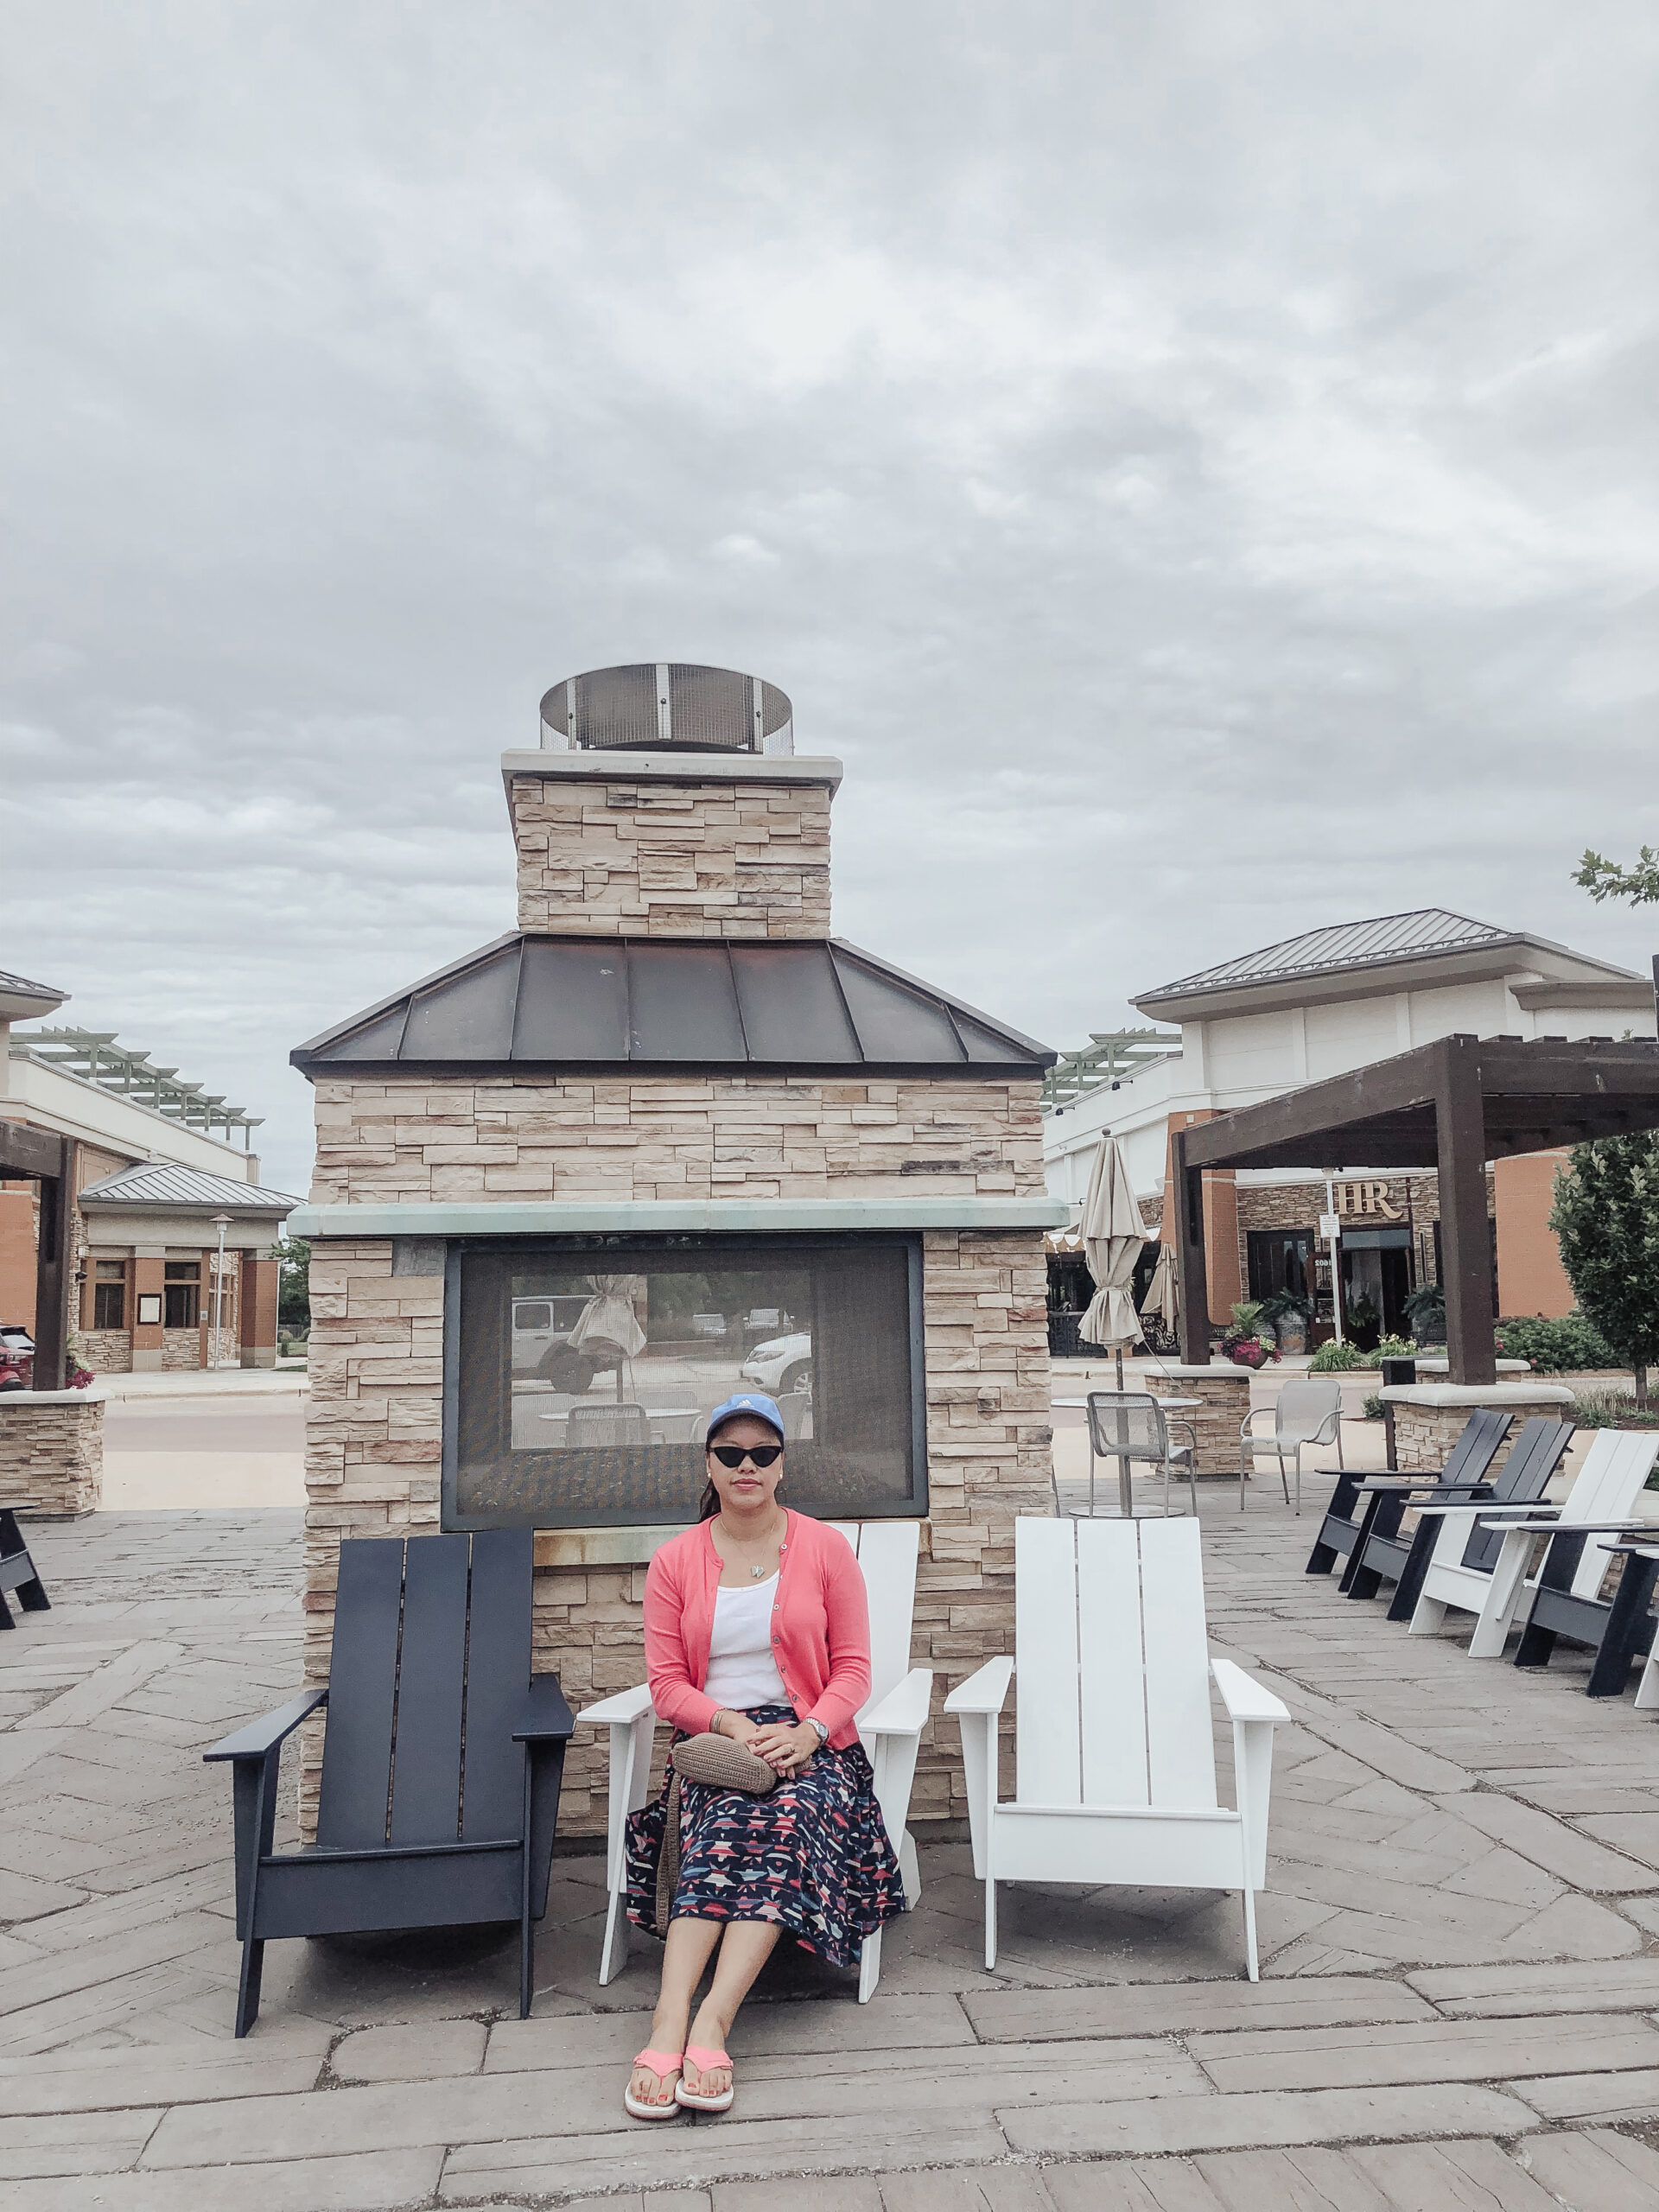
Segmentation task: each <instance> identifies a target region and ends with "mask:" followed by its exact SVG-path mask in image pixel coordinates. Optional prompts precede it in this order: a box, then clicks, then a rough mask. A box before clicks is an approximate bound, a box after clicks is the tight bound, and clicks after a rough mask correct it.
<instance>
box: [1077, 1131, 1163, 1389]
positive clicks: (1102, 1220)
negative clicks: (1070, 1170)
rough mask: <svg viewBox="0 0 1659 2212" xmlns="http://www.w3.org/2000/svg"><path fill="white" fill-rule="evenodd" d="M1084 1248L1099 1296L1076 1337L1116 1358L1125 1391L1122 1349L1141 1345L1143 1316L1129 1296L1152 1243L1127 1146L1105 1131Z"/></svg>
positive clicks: (1093, 1171) (1086, 1208)
mask: <svg viewBox="0 0 1659 2212" xmlns="http://www.w3.org/2000/svg"><path fill="white" fill-rule="evenodd" d="M1082 1229H1083V1249H1084V1257H1085V1258H1086V1259H1087V1261H1088V1262H1089V1272H1090V1274H1091V1275H1092V1276H1093V1277H1094V1279H1095V1284H1096V1289H1095V1294H1094V1297H1093V1298H1092V1299H1091V1300H1090V1306H1089V1311H1088V1312H1087V1313H1085V1314H1084V1317H1083V1322H1082V1325H1081V1327H1080V1328H1079V1329H1078V1332H1077V1334H1078V1336H1079V1338H1083V1339H1084V1340H1086V1341H1087V1342H1089V1343H1090V1344H1104V1345H1106V1346H1108V1347H1109V1349H1110V1350H1112V1351H1116V1354H1117V1387H1118V1389H1120V1390H1121V1389H1122V1388H1123V1347H1124V1345H1125V1344H1135V1343H1138V1342H1139V1340H1140V1336H1141V1317H1140V1315H1139V1314H1138V1313H1136V1312H1135V1301H1134V1300H1133V1299H1132V1298H1131V1297H1130V1295H1129V1289H1130V1286H1131V1285H1132V1284H1133V1282H1134V1281H1135V1262H1137V1261H1138V1260H1139V1259H1140V1257H1141V1246H1142V1245H1143V1244H1147V1243H1150V1242H1151V1241H1152V1240H1151V1239H1150V1238H1149V1237H1148V1236H1147V1230H1146V1224H1145V1223H1144V1222H1143V1221H1142V1220H1141V1208H1140V1205H1139V1204H1138V1202H1137V1201H1136V1198H1135V1186H1134V1185H1133V1184H1132V1183H1131V1182H1130V1180H1129V1171H1128V1165H1127V1163H1126V1162H1125V1160H1124V1158H1123V1152H1122V1147H1121V1146H1120V1145H1119V1143H1118V1141H1117V1139H1116V1137H1115V1136H1113V1135H1111V1133H1110V1131H1109V1130H1107V1131H1103V1133H1102V1135H1101V1140H1100V1145H1099V1147H1098V1149H1097V1150H1096V1154H1095V1161H1094V1166H1092V1167H1091V1168H1090V1171H1089V1195H1088V1197H1087V1198H1085V1199H1084V1203H1083V1222H1082Z"/></svg>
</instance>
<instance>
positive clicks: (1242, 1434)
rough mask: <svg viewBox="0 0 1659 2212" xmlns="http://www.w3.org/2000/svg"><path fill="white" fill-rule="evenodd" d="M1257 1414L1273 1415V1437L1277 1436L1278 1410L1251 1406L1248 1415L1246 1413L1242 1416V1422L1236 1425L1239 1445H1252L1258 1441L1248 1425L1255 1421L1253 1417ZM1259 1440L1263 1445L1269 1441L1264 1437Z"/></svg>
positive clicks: (1273, 1407)
mask: <svg viewBox="0 0 1659 2212" xmlns="http://www.w3.org/2000/svg"><path fill="white" fill-rule="evenodd" d="M1257 1414H1273V1416H1274V1422H1273V1429H1274V1436H1275V1437H1276V1436H1277V1435H1278V1433H1279V1418H1278V1414H1279V1409H1278V1408H1277V1407H1276V1406H1252V1407H1251V1408H1250V1410H1249V1413H1247V1414H1245V1416H1244V1418H1243V1421H1241V1422H1240V1423H1239V1425H1238V1440H1239V1442H1240V1443H1241V1444H1244V1443H1250V1444H1254V1443H1255V1442H1257V1441H1258V1440H1257V1438H1256V1435H1255V1431H1254V1430H1253V1429H1252V1428H1251V1427H1250V1423H1251V1422H1252V1421H1254V1420H1255V1417H1256V1415H1257ZM1260 1441H1261V1442H1262V1443H1263V1444H1265V1443H1267V1442H1268V1441H1269V1439H1268V1438H1267V1437H1265V1436H1264V1437H1262V1438H1261V1439H1260Z"/></svg>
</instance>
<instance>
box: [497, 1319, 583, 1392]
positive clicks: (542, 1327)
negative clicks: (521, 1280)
mask: <svg viewBox="0 0 1659 2212" xmlns="http://www.w3.org/2000/svg"><path fill="white" fill-rule="evenodd" d="M589 1303H590V1301H589V1300H588V1298H586V1297H585V1296H582V1297H550V1298H515V1299H514V1300H513V1301H512V1371H513V1373H514V1374H515V1375H543V1374H545V1372H546V1370H547V1369H548V1366H549V1363H550V1358H551V1357H552V1356H554V1355H556V1354H558V1353H560V1352H562V1351H563V1350H564V1348H565V1347H566V1345H568V1344H569V1341H570V1332H571V1331H572V1330H573V1329H574V1328H575V1325H576V1324H577V1322H578V1321H580V1320H581V1319H582V1315H583V1313H585V1312H586V1311H587V1309H588V1305H589ZM554 1363H555V1364H556V1360H554ZM588 1365H590V1366H591V1365H592V1362H591V1361H589V1362H588ZM583 1388H584V1389H585V1388H586V1385H585V1384H584V1385H583Z"/></svg>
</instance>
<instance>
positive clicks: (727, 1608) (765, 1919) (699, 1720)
mask: <svg viewBox="0 0 1659 2212" xmlns="http://www.w3.org/2000/svg"><path fill="white" fill-rule="evenodd" d="M783 1459H784V1424H783V1418H782V1415H781V1414H779V1410H778V1408H777V1407H776V1405H774V1404H773V1402H772V1400H771V1399H770V1398H767V1397H762V1396H760V1395H758V1394H755V1395H741V1396H738V1397H734V1398H728V1400H727V1401H726V1402H725V1404H724V1405H722V1406H718V1407H716V1408H715V1411H714V1413H713V1414H711V1415H710V1416H709V1437H708V1445H707V1456H706V1462H705V1464H706V1465H707V1469H708V1475H709V1482H708V1487H707V1489H706V1490H705V1491H704V1492H703V1495H702V1512H701V1516H700V1517H699V1519H698V1522H697V1524H696V1527H695V1528H692V1529H687V1530H686V1531H685V1533H684V1534H683V1535H679V1536H676V1537H675V1538H674V1539H673V1541H671V1543H667V1544H664V1547H663V1548H662V1549H661V1550H660V1551H659V1552H658V1554H657V1555H656V1557H655V1558H654V1559H653V1560H652V1562H651V1567H650V1570H649V1572H648V1573H647V1574H646V1576H645V1661H646V1668H647V1671H648V1674H649V1676H650V1681H651V1698H652V1705H653V1707H655V1708H656V1711H657V1712H658V1714H659V1715H660V1716H661V1718H662V1719H664V1720H666V1721H668V1722H670V1723H671V1726H673V1727H674V1729H675V1730H676V1732H677V1733H676V1737H675V1741H676V1742H679V1741H681V1740H682V1739H683V1737H686V1736H690V1735H696V1734H699V1733H702V1732H714V1733H715V1734H718V1735H721V1736H726V1737H729V1738H731V1739H732V1741H733V1742H734V1743H736V1744H740V1745H744V1746H745V1747H746V1748H747V1750H748V1751H752V1752H753V1753H756V1754H757V1755H758V1756H759V1757H760V1758H761V1759H763V1760H764V1761H765V1762H766V1765H767V1766H769V1767H770V1768H771V1769H772V1771H773V1772H774V1773H775V1774H776V1775H777V1776H778V1777H779V1781H778V1783H777V1785H776V1787H775V1788H773V1789H771V1790H770V1791H769V1792H768V1793H767V1794H766V1795H764V1796H756V1795H751V1794H750V1793H749V1792H747V1791H746V1790H741V1789H722V1788H719V1787H717V1786H715V1785H713V1784H709V1783H697V1782H693V1781H691V1780H690V1779H688V1778H684V1777H683V1778H682V1779H681V1781H680V1783H679V1790H680V1797H679V1838H678V1841H679V1872H678V1877H677V1879H676V1881H675V1884H674V1890H673V1900H672V1904H671V1905H670V1906H669V1908H668V1912H667V1919H668V1928H667V1936H666V1939H665V1942H664V1952H663V1980H662V1989H661V1993H660V1994H659V1996H658V2000H657V2010H656V2012H655V2013H654V2014H653V2015H652V2023H651V2041H650V2044H649V2046H648V2047H647V2048H646V2049H645V2050H642V2051H641V2052H640V2053H639V2056H638V2058H636V2059H635V2061H634V2063H633V2072H632V2076H631V2078H630V2080H629V2082H628V2086H627V2091H626V2095H625V2097H624V2100H623V2101H624V2103H625V2105H626V2108H627V2110H628V2111H629V2112H630V2113H632V2115H633V2117H634V2118H635V2119H636V2120H664V2119H667V2118H668V2117H670V2115H671V2114H672V2113H674V2112H675V2111H676V2109H677V2107H679V2106H688V2107H691V2108H692V2109H694V2110H696V2111H699V2112H726V2111H728V2110H729V2109H730V2107H731V2103H732V2099H733V2096H734V2088H733V2080H732V2062H731V2060H730V2058H729V2057H728V2056H727V2053H726V2038H727V2037H728V2035H729V2034H730V2032H731V2026H732V2023H733V2021H734V2019H735V2018H737V2011H738V2007H739V2006H740V2005H741V2004H742V2002H743V1999H744V1998H745V1997H746V1996H747V1994H748V1992H749V1989H750V1986H751V1985H752V1984H753V1980H754V1978H755V1976H756V1975H757V1974H759V1973H760V1969H761V1967H763V1966H764V1965H765V1963H766V1960H767V1958H768V1957H769V1956H770V1955H771V1953H772V1950H773V1948H775V1946H776V1944H777V1942H778V1940H779V1937H780V1936H785V1935H789V1936H793V1937H794V1939H795V1941H796V1942H798V1944H800V1946H801V1947H802V1948H803V1949H804V1950H808V1951H812V1952H814V1953H816V1954H817V1956H818V1957H819V1958H822V1959H824V1960H827V1961H829V1963H830V1964H831V1965H833V1966H851V1965H853V1964H855V1961H857V1958H858V1955H859V1952H860V1949H861V1945H862V1943H863V1940H864V1937H865V1936H867V1935H871V1934H874V1931H875V1930H876V1929H879V1928H880V1927H881V1926H882V1924H883V1923H885V1922H887V1921H889V1920H893V1919H895V1918H896V1917H897V1916H898V1915H899V1913H901V1912H902V1911H903V1910H904V1909H905V1891H904V1884H903V1882H902V1880H901V1879H900V1878H899V1866H898V1861H897V1860H896V1859H895V1858H894V1857H893V1847H892V1846H891V1844H890V1843H889V1842H888V1840H887V1830H886V1829H885V1828H884V1827H883V1826H882V1824H881V1815H880V1811H879V1809H878V1808H877V1806H876V1802H875V1797H874V1790H873V1788H872V1784H873V1782H874V1776H873V1773H872V1770H871V1767H870V1763H869V1760H868V1758H866V1756H865V1754H864V1750H863V1746H862V1745H861V1744H860V1742H859V1740H858V1732H857V1730H856V1729H855V1727H854V1726H853V1716H854V1714H855V1713H856V1712H857V1711H858V1709H859V1707H861V1705H862V1704H863V1703H864V1701H865V1700H866V1699H867V1698H868V1696H869V1694H870V1627H869V1613H868V1605H867V1603H866V1599H865V1592H864V1578H863V1575H862V1573H861V1572H860V1569H859V1564H858V1560H857V1559H856V1558H855V1555H854V1553H853V1550H852V1548H851V1546H850V1545H849V1543H848V1541H847V1540H846V1538H845V1537H844V1536H842V1535H840V1534H839V1533H838V1531H836V1529H829V1528H826V1527H825V1526H824V1525H823V1522H818V1521H814V1520H811V1519H810V1518H809V1517H808V1516H806V1515H805V1514H802V1513H796V1512H793V1511H791V1510H787V1509H786V1508H785V1507H784V1506H783V1505H782V1504H781V1503H779V1497H778V1491H779V1484H781V1483H782V1481H783V1477H784V1464H783ZM763 1778H764V1777H763ZM668 1803H669V1784H668V1783H667V1781H666V1780H665V1782H664V1789H663V1794H662V1796H660V1797H658V1800H657V1801H656V1802H655V1803H653V1804H650V1805H646V1806H645V1807H643V1808H641V1809H640V1810H639V1812H637V1813H636V1814H634V1815H633V1816H632V1819H631V1820H630V1821H629V1823H628V1916H629V1918H630V1919H631V1920H632V1921H633V1922H634V1923H635V1924H636V1925H637V1926H639V1927H641V1928H653V1929H654V1928H655V1925H656V1910H655V1906H656V1897H657V1890H658V1861H659V1859H660V1856H661V1853H662V1851H663V1848H664V1831H665V1827H666V1820H667V1810H668ZM670 1848H672V1845H671V1844H670ZM657 1932H658V1933H660V1932H661V1931H660V1929H658V1930H657ZM711 1959H712V1961H713V1962H714V1978H713V1980H712V1982H711V1983H710V1986H709V1993H708V1994H707V1996H706V1997H704V1999H703V2000H702V2004H701V2005H700V2006H699V2007H698V2009H697V2013H696V2018H695V2019H694V2018H692V2016H691V2000H692V1998H693V1996H694V1995H695V1993H696V1988H697V1986H698V1984H699V1982H700V1981H701V1980H702V1974H703V1970H704V1968H705V1967H707V1966H708V1965H709V1962H710V1961H711Z"/></svg>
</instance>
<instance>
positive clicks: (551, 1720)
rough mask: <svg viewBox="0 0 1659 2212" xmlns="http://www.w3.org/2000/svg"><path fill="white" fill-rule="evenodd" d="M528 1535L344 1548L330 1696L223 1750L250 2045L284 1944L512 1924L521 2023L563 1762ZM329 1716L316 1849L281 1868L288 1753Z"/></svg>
mask: <svg viewBox="0 0 1659 2212" xmlns="http://www.w3.org/2000/svg"><path fill="white" fill-rule="evenodd" d="M532 1544H533V1538H532V1535H531V1531H530V1530H529V1529H490V1530H487V1531H482V1532H480V1534H478V1535H474V1536H470V1537H468V1536H466V1535H450V1536H413V1537H410V1538H409V1539H408V1540H407V1541H397V1540H396V1539H392V1538H387V1537H378V1538H377V1537H367V1538H364V1537H355V1538H352V1537H348V1538H347V1539H346V1541H344V1542H343V1543H342V1544H341V1545H340V1585H339V1592H338V1595H337V1598H336V1600H335V1611H334V1656H333V1661H332V1664H331V1668H330V1673H329V1680H328V1684H327V1688H324V1689H313V1690H307V1691H306V1692H305V1693H304V1694H302V1696H300V1697H296V1698H295V1699H293V1700H291V1701H290V1702H289V1704H287V1705H284V1706H283V1707H279V1708H278V1710H277V1712H275V1713H267V1714H266V1716H265V1718H264V1719H263V1720H256V1721H254V1722H253V1723H252V1724H251V1726H248V1727H246V1728H242V1729H238V1731H237V1732H236V1733H235V1734H234V1735H233V1736H226V1738H225V1739H224V1741H223V1742H222V1743H219V1744H215V1745H214V1746H213V1750H212V1751H209V1752H207V1755H206V1756H207V1758H209V1759H210V1760H213V1759H228V1760H230V1761H231V1762H232V1768H233V1777H234V1784H235V1793H236V1932H237V1934H238V1936H240V1937H241V1939H242V1978H241V1986H240V1989H239V1991H238V1996H237V2006H236V2032H237V2034H238V2036H245V2035H246V2033H247V2031H248V2030H249V2029H250V2028H251V2026H252V2025H253V2023H254V2021H255V2020H256V2019H257V2018H258V2014H259V1978H260V1972H261V1968H262V1966H263V1964H264V1948H265V1945H266V1943H267V1942H270V1940H271V1939H272V1938H273V1937H281V1936H341V1935H361V1934H367V1933H369V1932H371V1931H372V1930H375V1929H404V1928H454V1927H465V1926H471V1925H476V1924H478V1923H484V1922H489V1921H505V1920H516V1921H517V1922H518V1926H519V1956H518V2017H519V2018H520V2019H524V2018H528V2017H529V2013H530V2003H531V1922H532V1921H534V1920H539V1919H540V1918H541V1916H542V1915H543V1912H544V1911H545V1910H546V1909H547V1885H548V1873H549V1867H550V1861H551V1859H552V1855H553V1829H554V1825H555V1823H556V1821H557V1818H558V1811H559V1785H560V1782H561V1780H562V1778H563V1770H564V1750H565V1745H566V1744H567V1743H568V1742H569V1738H570V1733H571V1731H572V1729H573V1728H574V1727H575V1722H574V1720H573V1719H571V1715H570V1708H569V1706H568V1705H567V1704H566V1703H565V1701H564V1696H563V1692H562V1691H561V1689H560V1688H559V1685H558V1681H557V1680H556V1677H555V1676H553V1675H537V1676H536V1677H535V1679H534V1680H533V1681H532V1679H531V1670H530V1669H531V1660H530V1626H531V1573H532V1564H533V1562H532ZM325 1703H326V1704H327V1708H328V1730H327V1738H326V1740H325V1742H324V1745H323V1760H322V1786H321V1797H320V1801H319V1804H318V1810H317V1840H316V1842H315V1845H314V1846H312V1847H309V1848H308V1849H304V1850H301V1851H294V1852H283V1853H273V1852H272V1850H271V1839H272V1834H273V1825H272V1824H273V1821H274V1820H275V1816H276V1811H277V1764H278V1761H279V1759H280V1758H281V1754H282V1746H283V1739H284V1738H286V1737H288V1736H289V1735H291V1734H292V1733H293V1732H294V1730H295V1729H296V1728H297V1727H298V1726H300V1724H301V1722H302V1720H304V1719H306V1718H307V1717H308V1714H310V1713H315V1711H316V1709H317V1707H319V1706H321V1705H323V1704H325Z"/></svg>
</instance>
